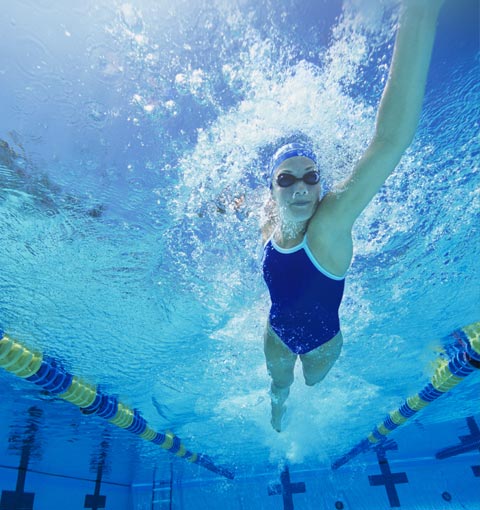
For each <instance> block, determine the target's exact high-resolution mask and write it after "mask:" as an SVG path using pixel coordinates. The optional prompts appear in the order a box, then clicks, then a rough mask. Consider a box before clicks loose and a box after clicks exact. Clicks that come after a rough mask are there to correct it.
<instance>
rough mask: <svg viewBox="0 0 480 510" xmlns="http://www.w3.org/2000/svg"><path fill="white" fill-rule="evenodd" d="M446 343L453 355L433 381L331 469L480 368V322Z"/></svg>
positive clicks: (378, 440) (367, 447)
mask: <svg viewBox="0 0 480 510" xmlns="http://www.w3.org/2000/svg"><path fill="white" fill-rule="evenodd" d="M447 344H450V346H451V347H452V349H451V350H452V352H453V354H452V355H451V356H450V358H449V359H448V360H441V361H440V362H439V365H438V368H437V369H436V371H435V373H434V374H433V377H432V379H431V381H430V383H429V384H427V385H426V386H425V387H424V388H423V389H422V390H421V391H420V392H418V393H417V394H416V395H413V396H411V397H409V398H407V400H406V401H405V402H404V403H403V404H402V405H401V406H400V407H399V408H398V409H396V410H395V411H392V412H390V413H389V415H388V416H387V417H386V418H385V419H384V421H383V422H381V423H380V424H378V425H377V426H376V427H375V428H374V429H373V431H372V432H371V434H370V435H369V436H368V437H367V438H365V439H363V440H362V441H360V443H358V444H357V445H356V446H355V447H354V448H352V449H351V450H350V451H349V452H348V453H346V454H345V455H343V456H342V457H340V458H339V459H337V460H336V461H335V462H334V463H333V464H332V469H338V468H339V467H340V466H343V465H344V464H346V463H347V462H348V461H349V460H351V459H353V458H354V457H356V456H357V455H358V454H360V453H363V452H365V451H367V450H369V449H370V447H371V446H373V445H377V444H379V443H381V442H383V441H384V440H385V438H386V436H387V435H388V434H390V432H392V431H393V430H395V429H396V428H397V427H399V426H400V425H402V424H403V423H405V422H406V421H407V420H408V419H409V418H411V417H412V416H413V415H414V414H416V413H417V412H418V411H420V410H422V409H423V408H425V407H426V406H427V405H428V404H430V403H431V402H433V401H434V400H436V399H437V398H438V397H441V396H442V395H443V394H445V393H446V392H447V391H450V390H451V389H452V388H454V387H455V386H456V385H457V384H459V383H460V382H461V381H463V380H464V379H465V377H467V376H469V375H470V374H471V373H472V372H474V371H475V370H478V369H479V368H480V322H475V323H473V324H470V325H469V326H465V327H463V328H460V329H457V330H455V331H453V332H452V333H451V334H450V335H448V336H447V337H445V338H444V339H443V345H447Z"/></svg>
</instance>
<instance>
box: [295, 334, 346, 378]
mask: <svg viewBox="0 0 480 510" xmlns="http://www.w3.org/2000/svg"><path fill="white" fill-rule="evenodd" d="M342 345H343V337H342V333H340V332H339V333H338V334H337V335H336V336H334V337H333V338H332V339H331V340H329V341H328V342H327V343H326V344H323V345H321V346H320V347H317V348H316V349H314V350H313V351H310V352H307V354H300V360H301V361H302V368H303V376H304V377H305V384H307V386H313V385H315V384H317V383H319V382H320V381H321V380H322V379H324V377H325V376H326V375H327V374H328V372H330V369H331V368H332V367H333V365H334V364H335V361H337V359H338V357H339V356H340V352H341V350H342Z"/></svg>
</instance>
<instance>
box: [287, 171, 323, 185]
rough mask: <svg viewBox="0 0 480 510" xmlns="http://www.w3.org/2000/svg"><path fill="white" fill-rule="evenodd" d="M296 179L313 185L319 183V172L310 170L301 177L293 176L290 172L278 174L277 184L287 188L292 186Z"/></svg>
mask: <svg viewBox="0 0 480 510" xmlns="http://www.w3.org/2000/svg"><path fill="white" fill-rule="evenodd" d="M297 181H303V182H304V183H305V184H309V185H310V186H314V185H315V184H318V183H319V181H320V174H319V173H318V172H317V171H316V170H311V171H310V172H307V173H306V174H305V175H303V176H302V177H295V176H294V175H292V174H279V175H278V177H277V184H278V185H279V186H280V187H281V188H288V187H290V186H293V185H294V184H295V183H296V182H297Z"/></svg>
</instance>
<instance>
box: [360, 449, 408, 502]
mask: <svg viewBox="0 0 480 510" xmlns="http://www.w3.org/2000/svg"><path fill="white" fill-rule="evenodd" d="M389 443H390V444H389V445H388V446H387V448H385V446H386V445H383V447H377V448H376V449H375V450H376V454H377V459H378V465H379V466H380V471H381V472H382V474H381V475H369V477H368V480H369V482H370V485H371V486H378V485H385V490H386V491H387V497H388V502H389V503H390V506H391V507H396V508H398V507H399V506H400V500H399V498H398V494H397V489H396V487H395V485H396V484H398V483H408V478H407V474H406V473H392V472H391V470H390V465H389V464H388V460H387V456H386V451H387V450H396V449H397V448H398V447H397V444H396V443H395V442H393V441H392V442H389Z"/></svg>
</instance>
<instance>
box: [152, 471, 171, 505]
mask: <svg viewBox="0 0 480 510" xmlns="http://www.w3.org/2000/svg"><path fill="white" fill-rule="evenodd" d="M156 477H157V476H156V470H155V471H154V474H153V484H152V510H172V479H173V478H172V477H173V470H172V465H171V464H170V479H166V480H156Z"/></svg>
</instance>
